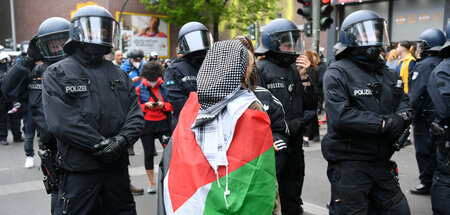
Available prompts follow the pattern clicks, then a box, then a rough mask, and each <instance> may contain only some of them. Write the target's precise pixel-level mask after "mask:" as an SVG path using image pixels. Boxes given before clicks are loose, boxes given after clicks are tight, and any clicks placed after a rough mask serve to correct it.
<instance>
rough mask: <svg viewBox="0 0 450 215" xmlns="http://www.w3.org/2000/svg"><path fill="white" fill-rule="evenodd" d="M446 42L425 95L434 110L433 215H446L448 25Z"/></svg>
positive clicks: (449, 186) (449, 170)
mask: <svg viewBox="0 0 450 215" xmlns="http://www.w3.org/2000/svg"><path fill="white" fill-rule="evenodd" d="M446 36H447V42H445V44H444V46H443V47H442V49H441V51H440V55H441V57H442V58H444V60H442V61H441V63H440V64H439V65H438V66H436V68H435V69H434V70H433V71H432V72H431V75H430V78H429V81H428V88H427V90H428V94H429V95H430V99H431V101H432V102H433V106H434V110H435V114H436V115H435V116H436V118H435V124H433V126H432V128H433V132H434V133H435V134H436V151H437V153H436V157H437V167H436V170H435V172H434V176H433V185H432V186H431V205H432V209H433V213H434V214H450V204H448V199H449V196H450V165H449V163H450V130H449V129H448V128H449V127H450V102H448V101H450V96H449V95H450V94H449V89H450V80H449V78H448V77H449V76H450V23H449V24H447V28H446Z"/></svg>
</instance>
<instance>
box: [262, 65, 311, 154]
mask: <svg viewBox="0 0 450 215" xmlns="http://www.w3.org/2000/svg"><path fill="white" fill-rule="evenodd" d="M256 65H257V68H258V72H259V83H258V85H260V86H262V87H264V88H266V89H268V90H269V91H270V92H271V93H272V95H273V96H275V97H276V98H277V99H278V100H279V101H280V103H281V104H282V105H283V108H284V111H285V115H286V118H285V119H286V122H287V124H288V127H289V131H290V136H291V137H292V136H295V137H296V138H295V139H298V140H301V139H299V138H297V137H301V135H303V133H304V129H299V128H298V127H297V126H294V124H295V123H294V122H296V121H298V120H303V117H304V112H305V111H306V110H314V111H315V109H316V106H317V99H316V95H315V93H314V88H313V86H312V85H311V86H309V87H304V86H303V85H302V82H301V78H300V74H299V72H298V70H297V68H296V67H295V64H293V65H291V66H287V67H283V66H280V65H279V64H277V63H276V60H275V59H271V58H267V57H266V58H265V59H262V60H261V61H259V62H257V64H256ZM293 127H296V128H293ZM289 147H290V148H291V149H293V148H300V147H301V141H295V142H294V141H289V143H288V148H289Z"/></svg>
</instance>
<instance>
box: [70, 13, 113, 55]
mask: <svg viewBox="0 0 450 215" xmlns="http://www.w3.org/2000/svg"><path fill="white" fill-rule="evenodd" d="M118 29H119V24H118V23H117V21H116V20H115V19H114V18H113V16H112V15H111V13H109V12H108V11H107V10H106V9H105V8H103V7H100V6H96V5H89V6H85V7H82V8H80V9H79V10H78V11H77V12H75V14H73V17H72V20H71V25H70V35H69V36H70V37H69V41H67V43H66V44H65V45H64V51H65V52H67V53H72V52H73V51H74V50H75V49H74V45H73V44H74V41H77V42H81V43H90V44H97V45H102V46H105V47H107V48H106V49H105V53H104V54H109V53H110V52H111V49H112V48H113V47H115V45H116V43H117V41H118V39H119V35H118Z"/></svg>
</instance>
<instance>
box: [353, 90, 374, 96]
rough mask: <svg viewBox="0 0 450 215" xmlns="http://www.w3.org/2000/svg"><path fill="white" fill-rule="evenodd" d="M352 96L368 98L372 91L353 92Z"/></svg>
mask: <svg viewBox="0 0 450 215" xmlns="http://www.w3.org/2000/svg"><path fill="white" fill-rule="evenodd" d="M353 95H355V96H370V95H372V91H371V90H370V89H358V90H353Z"/></svg>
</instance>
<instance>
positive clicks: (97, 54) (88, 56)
mask: <svg viewBox="0 0 450 215" xmlns="http://www.w3.org/2000/svg"><path fill="white" fill-rule="evenodd" d="M80 51H81V53H82V58H83V60H84V61H85V62H86V63H87V64H98V63H101V62H102V60H103V55H104V54H105V47H104V46H102V45H95V44H82V45H81V46H80Z"/></svg>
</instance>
